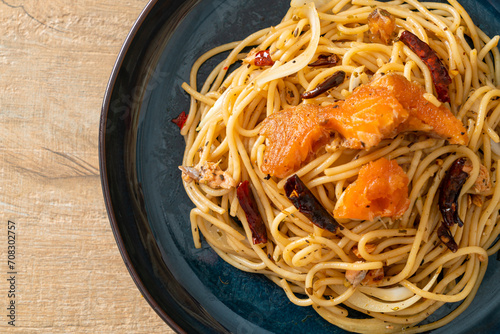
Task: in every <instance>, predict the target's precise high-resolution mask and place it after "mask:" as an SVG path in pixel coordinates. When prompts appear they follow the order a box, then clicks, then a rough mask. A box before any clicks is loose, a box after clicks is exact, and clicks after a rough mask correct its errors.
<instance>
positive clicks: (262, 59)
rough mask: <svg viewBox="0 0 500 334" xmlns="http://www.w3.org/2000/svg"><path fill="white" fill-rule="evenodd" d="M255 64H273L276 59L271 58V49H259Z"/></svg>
mask: <svg viewBox="0 0 500 334" xmlns="http://www.w3.org/2000/svg"><path fill="white" fill-rule="evenodd" d="M254 64H255V66H273V65H274V60H273V59H272V58H271V53H270V52H269V50H263V51H259V52H257V53H256V54H255V60H254Z"/></svg>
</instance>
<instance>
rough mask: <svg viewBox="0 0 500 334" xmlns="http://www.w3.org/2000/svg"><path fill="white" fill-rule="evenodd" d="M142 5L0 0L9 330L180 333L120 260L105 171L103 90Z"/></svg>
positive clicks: (1, 203)
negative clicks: (102, 175) (103, 189)
mask: <svg viewBox="0 0 500 334" xmlns="http://www.w3.org/2000/svg"><path fill="white" fill-rule="evenodd" d="M146 4H147V0H119V1H115V0H79V1H75V0H51V1H26V0H0V235H1V237H0V263H1V265H0V295H1V297H0V310H1V311H0V315H1V317H0V332H2V333H4V332H6V331H9V332H10V331H12V332H13V333H16V332H18V333H82V332H83V333H153V332H156V333H173V331H172V330H171V329H170V328H169V327H168V326H167V325H166V324H165V323H164V322H163V321H162V320H161V319H160V318H159V317H158V316H157V315H156V313H155V312H154V311H153V310H152V309H151V308H150V307H149V305H148V303H147V302H146V300H145V299H144V298H143V297H142V296H141V294H140V292H139V290H138V289H137V288H136V286H135V284H134V283H133V281H132V279H131V277H130V276H129V274H128V272H127V270H126V268H125V265H124V263H123V261H122V259H121V256H120V254H119V251H118V248H117V246H116V243H115V240H114V237H113V234H112V231H111V228H110V224H109V222H108V217H107V213H106V210H105V207H104V202H103V197H102V192H101V183H100V178H99V169H98V168H99V167H98V166H99V164H98V128H99V117H100V108H101V103H102V99H103V95H104V90H105V87H106V84H107V81H108V78H109V75H110V73H111V69H112V67H113V64H114V62H115V59H116V57H117V54H118V52H119V49H120V47H121V45H122V43H123V41H124V40H125V37H126V35H127V33H128V31H129V30H130V28H131V27H132V25H133V23H134V21H135V19H136V18H137V16H138V15H139V13H140V12H141V10H142V9H143V8H144V6H145V5H146ZM9 221H10V222H9ZM14 227H15V230H14ZM9 228H10V230H9ZM14 237H15V240H14ZM9 245H10V246H11V248H10V249H9ZM9 253H10V254H9ZM9 255H10V259H11V261H12V262H11V263H8V260H9ZM9 265H10V266H12V267H10V268H9ZM11 283H12V284H11ZM9 291H10V292H9ZM12 294H14V295H15V296H13V295H12ZM13 301H14V302H15V304H14V306H15V311H14V312H15V321H14V322H13V324H15V327H14V326H11V325H9V323H8V322H9V321H12V320H11V319H9V318H8V317H7V315H9V314H11V313H12V311H10V310H8V309H7V308H11V309H12V306H11V305H12V304H11V303H12V302H13Z"/></svg>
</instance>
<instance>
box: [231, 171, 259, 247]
mask: <svg viewBox="0 0 500 334" xmlns="http://www.w3.org/2000/svg"><path fill="white" fill-rule="evenodd" d="M236 195H237V197H238V202H239V203H240V206H241V208H242V209H243V211H244V212H245V217H246V218H247V221H248V227H249V228H250V231H252V242H253V244H254V245H256V244H262V243H266V242H267V230H266V225H265V224H264V221H263V220H262V217H261V216H260V213H259V208H258V207H257V203H256V202H255V198H254V197H253V194H252V192H251V191H250V186H249V182H248V180H245V181H243V182H241V183H240V184H239V185H238V188H236Z"/></svg>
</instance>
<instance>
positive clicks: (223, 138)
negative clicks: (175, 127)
mask: <svg viewBox="0 0 500 334" xmlns="http://www.w3.org/2000/svg"><path fill="white" fill-rule="evenodd" d="M498 40H499V37H498V36H496V37H494V38H492V39H490V38H489V37H488V36H486V35H485V33H483V32H482V31H481V30H480V29H479V28H478V27H476V26H475V25H474V23H473V22H472V20H471V18H470V17H469V15H468V14H467V12H466V11H465V10H464V9H463V8H462V6H461V5H460V4H459V2H457V0H449V4H440V3H434V2H433V3H426V2H418V1H416V0H396V1H391V2H377V1H372V0H331V1H327V0H316V1H311V0H302V1H300V0H293V1H292V3H291V7H290V9H289V11H288V12H287V13H286V15H285V16H284V18H283V19H282V21H281V23H279V24H278V25H276V26H274V27H270V28H267V29H263V30H261V31H258V32H255V33H254V34H252V35H250V36H248V37H247V38H246V39H245V40H243V41H241V42H235V43H231V44H228V45H223V46H220V47H218V48H215V49H213V50H211V51H209V52H207V53H206V54H204V55H203V56H202V57H201V58H200V59H199V60H198V61H197V62H196V63H195V64H194V65H193V68H192V73H191V77H190V83H189V84H187V83H185V84H183V88H184V89H185V90H186V91H187V92H188V93H189V94H190V95H191V107H190V110H189V116H188V117H187V119H186V120H185V124H182V123H183V122H184V120H177V123H178V124H179V125H180V126H181V128H182V129H181V133H182V134H183V135H184V136H185V140H186V150H185V154H184V158H183V163H182V166H181V167H180V168H181V170H182V171H183V179H184V181H185V182H184V186H185V189H186V192H187V194H188V195H189V197H190V198H191V200H192V202H193V203H194V204H195V206H196V207H195V208H194V209H193V210H192V211H191V215H190V217H191V228H192V233H193V238H194V242H195V245H196V247H200V245H201V239H200V232H201V233H202V234H203V236H204V239H205V240H206V242H207V243H208V244H210V246H211V247H212V248H213V249H214V250H215V251H216V252H217V254H219V255H220V256H221V257H222V258H223V259H224V260H225V261H227V262H228V263H230V264H231V265H233V266H235V267H236V268H239V269H241V270H244V271H248V272H255V273H260V274H264V275H266V276H267V277H268V278H269V279H271V280H272V281H273V282H275V283H276V284H277V285H279V286H280V287H281V288H282V289H283V290H284V291H285V292H286V295H287V296H288V298H289V299H290V301H291V302H293V303H294V304H296V305H300V306H310V307H313V308H314V310H315V311H317V312H318V313H319V314H320V315H321V316H322V317H324V318H325V319H326V320H328V321H329V322H331V323H333V324H335V325H337V326H339V327H341V328H344V329H346V330H350V331H354V332H377V333H379V332H400V331H401V330H403V329H405V330H406V332H408V333H412V332H424V331H428V330H431V329H434V328H437V327H440V326H443V325H444V324H446V323H448V322H450V321H451V320H453V319H454V318H455V317H457V316H458V315H459V314H460V313H461V312H463V311H464V309H465V308H466V307H467V306H468V305H469V304H470V302H471V301H472V299H473V298H474V295H475V292H476V290H477V288H478V286H479V284H480V282H481V280H482V278H483V275H484V273H485V270H486V266H487V262H488V256H489V255H491V254H493V253H495V252H497V251H498V249H499V248H500V243H499V242H497V237H498V235H499V233H500V217H499V209H500V182H497V180H499V179H500V166H499V165H498V161H499V159H500V137H499V135H498V126H499V122H500V100H499V99H498V97H500V88H498V87H499V84H500V54H499V51H498V49H497V43H498ZM225 51H230V53H229V55H228V56H227V58H226V59H225V60H224V61H223V62H221V63H220V64H218V65H217V66H216V67H215V68H214V69H213V71H212V72H211V73H210V75H209V76H208V78H207V80H206V81H205V82H204V83H203V85H202V87H201V89H199V90H198V88H197V83H196V76H197V72H198V70H199V68H200V67H201V65H202V64H203V63H204V62H205V61H206V60H207V59H209V58H211V57H213V56H214V55H216V54H219V53H221V52H225ZM240 61H241V64H240V65H239V66H238V67H237V68H236V69H234V70H232V71H229V68H230V66H231V65H233V64H235V65H233V67H235V66H237V65H238V64H239V63H240ZM193 181H194V182H193ZM456 301H463V302H462V303H461V304H460V306H458V307H457V308H456V309H455V310H454V311H452V312H451V313H450V314H448V315H447V316H445V317H444V318H442V319H440V320H438V321H436V322H433V323H430V324H425V325H420V326H419V325H418V324H419V323H421V322H422V321H423V320H424V319H426V318H427V317H428V316H429V315H430V314H432V313H433V312H434V311H436V310H437V309H438V308H439V307H440V306H442V305H443V304H444V303H451V302H456ZM350 309H353V310H357V311H359V312H362V313H364V314H366V318H365V319H359V317H356V318H357V319H354V318H352V317H350V316H349V312H350Z"/></svg>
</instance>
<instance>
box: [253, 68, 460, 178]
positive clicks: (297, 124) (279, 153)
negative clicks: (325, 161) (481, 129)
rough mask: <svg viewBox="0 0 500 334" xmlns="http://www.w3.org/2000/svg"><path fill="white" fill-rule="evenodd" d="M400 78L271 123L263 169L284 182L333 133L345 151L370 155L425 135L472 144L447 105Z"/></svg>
mask: <svg viewBox="0 0 500 334" xmlns="http://www.w3.org/2000/svg"><path fill="white" fill-rule="evenodd" d="M424 94H425V91H424V89H423V88H422V87H421V86H420V85H419V84H416V83H412V82H410V81H408V80H407V79H406V78H405V77H404V76H402V75H399V74H393V75H385V76H382V77H379V78H377V79H375V80H373V81H372V82H370V83H369V84H366V85H362V86H360V87H358V88H357V89H355V90H354V92H353V94H352V95H351V96H349V97H348V98H347V99H346V100H345V101H338V102H335V103H334V104H330V105H327V106H318V105H311V104H301V105H298V106H296V107H290V108H288V109H286V110H282V111H280V112H277V113H275V114H272V115H270V116H269V117H267V118H266V119H265V120H264V121H263V123H262V128H261V130H260V134H261V135H264V136H266V138H267V139H268V143H267V147H266V150H265V152H264V162H263V164H262V166H261V169H262V171H263V172H264V173H267V174H270V175H274V176H278V177H280V178H283V177H285V176H287V175H290V174H291V173H292V172H294V171H296V170H297V169H299V168H300V167H301V166H302V165H303V164H304V163H305V162H307V161H309V160H310V159H311V158H312V157H314V155H315V154H316V152H317V150H318V149H319V148H321V147H322V146H324V145H325V144H327V143H328V142H329V140H330V137H331V135H332V134H334V133H338V134H340V135H341V136H342V137H343V142H342V146H344V147H346V148H352V149H369V148H371V147H374V146H376V145H378V144H379V143H380V141H381V140H383V139H386V138H392V137H394V136H396V135H397V134H399V133H401V132H407V131H425V132H429V133H431V134H433V135H436V136H439V137H441V138H444V139H447V140H448V141H449V142H450V143H451V144H461V145H464V144H466V143H467V141H468V138H467V134H466V131H465V128H464V126H463V124H462V122H461V121H460V120H458V119H457V118H456V117H455V116H454V115H453V113H452V112H451V111H450V110H449V109H447V108H446V107H445V106H444V105H440V106H436V105H434V104H433V103H431V102H429V101H428V100H427V99H426V98H425V97H424Z"/></svg>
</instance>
